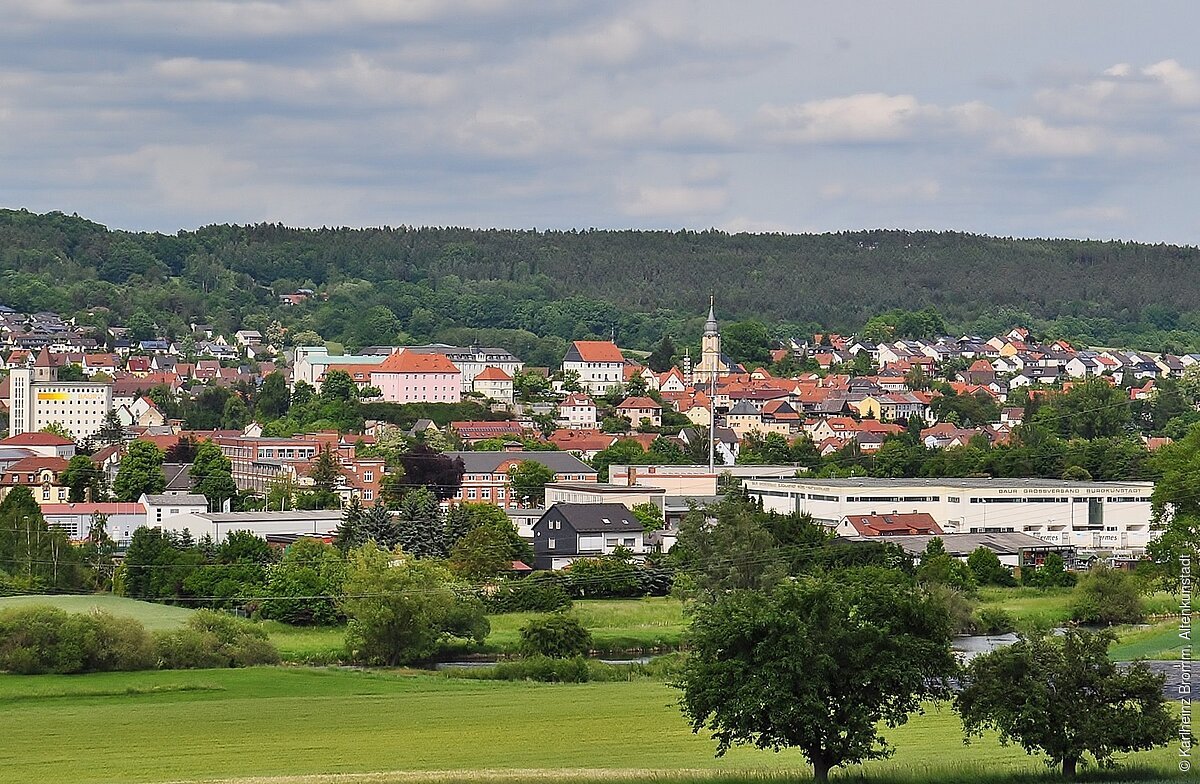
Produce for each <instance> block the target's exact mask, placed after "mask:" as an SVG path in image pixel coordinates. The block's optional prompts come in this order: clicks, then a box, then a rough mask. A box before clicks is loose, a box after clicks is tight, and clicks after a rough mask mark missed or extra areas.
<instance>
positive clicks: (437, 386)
mask: <svg viewBox="0 0 1200 784" xmlns="http://www.w3.org/2000/svg"><path fill="white" fill-rule="evenodd" d="M371 385H372V386H374V387H377V388H378V389H379V391H380V393H381V394H382V396H383V399H384V400H386V401H388V402H389V403H458V402H461V401H462V371H461V370H459V369H458V367H456V366H455V364H454V363H453V362H451V361H450V360H449V359H447V358H446V357H445V356H444V355H442V354H414V353H412V352H408V351H400V352H397V353H395V354H392V355H391V356H390V357H388V358H387V359H385V360H384V361H383V362H382V363H380V364H379V365H376V366H375V367H374V369H372V371H371Z"/></svg>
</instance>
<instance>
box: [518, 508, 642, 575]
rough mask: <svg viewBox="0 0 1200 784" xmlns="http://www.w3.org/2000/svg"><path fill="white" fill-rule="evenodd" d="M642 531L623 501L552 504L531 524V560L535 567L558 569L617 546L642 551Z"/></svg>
mask: <svg viewBox="0 0 1200 784" xmlns="http://www.w3.org/2000/svg"><path fill="white" fill-rule="evenodd" d="M644 535H645V528H644V527H643V526H642V524H641V522H640V521H639V520H638V519H637V516H636V515H634V514H633V512H631V511H629V509H627V508H626V507H625V506H624V505H623V504H566V503H559V504H555V505H554V506H551V507H550V508H548V509H547V510H546V512H545V514H543V515H542V517H541V518H540V519H539V520H538V521H537V522H536V523H534V525H533V553H534V559H535V560H534V563H535V565H536V566H537V568H539V569H562V568H564V567H567V566H570V565H571V563H572V562H574V561H575V560H576V559H578V558H596V557H599V556H603V555H611V554H612V553H613V552H615V551H616V550H617V549H618V548H620V549H624V550H629V551H630V552H632V553H633V554H634V555H644V554H645V553H646V545H645V541H644V538H645V536H644Z"/></svg>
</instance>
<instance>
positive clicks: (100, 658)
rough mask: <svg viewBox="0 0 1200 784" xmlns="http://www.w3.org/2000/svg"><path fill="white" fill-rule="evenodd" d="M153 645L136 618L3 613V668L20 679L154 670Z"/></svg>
mask: <svg viewBox="0 0 1200 784" xmlns="http://www.w3.org/2000/svg"><path fill="white" fill-rule="evenodd" d="M156 662H157V659H156V654H155V649H154V641H153V640H152V639H151V637H150V635H149V634H148V633H147V632H146V629H145V627H144V626H142V625H141V624H140V623H138V622H137V621H135V620H133V619H132V618H118V617H116V616H113V615H110V614H108V613H104V612H93V613H86V614H74V615H73V614H70V613H67V612H65V611H64V610H60V609H58V608H57V607H43V606H32V607H17V608H13V609H10V610H4V611H2V612H0V670H6V671H8V672H15V673H19V674H22V675H34V674H42V673H63V674H69V673H79V672H107V671H122V670H147V669H152V668H153V667H154V666H155V664H156Z"/></svg>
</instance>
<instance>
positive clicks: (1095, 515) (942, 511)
mask: <svg viewBox="0 0 1200 784" xmlns="http://www.w3.org/2000/svg"><path fill="white" fill-rule="evenodd" d="M743 486H744V487H745V489H746V492H747V493H748V494H749V495H750V497H751V498H754V499H755V500H759V501H761V502H762V505H763V508H764V509H765V510H767V511H774V512H783V513H790V512H805V513H807V514H810V515H812V517H813V518H814V519H815V520H816V521H817V522H820V523H822V524H824V525H826V526H829V527H831V528H832V527H835V526H836V525H837V524H838V521H839V520H841V519H842V517H844V516H846V515H849V514H897V513H909V512H927V513H928V514H930V515H932V517H933V519H934V520H935V521H937V523H938V525H939V526H941V528H942V530H943V531H945V532H947V533H1006V532H1018V533H1024V534H1029V535H1031V536H1036V537H1038V538H1039V539H1043V540H1045V541H1047V542H1049V543H1051V544H1059V545H1072V546H1074V547H1076V548H1077V549H1079V550H1090V551H1105V552H1112V553H1130V554H1140V553H1141V552H1143V551H1144V550H1145V548H1146V545H1147V544H1148V543H1149V541H1150V540H1151V539H1152V538H1153V535H1154V533H1153V532H1152V531H1151V528H1150V516H1151V509H1150V495H1151V494H1152V493H1153V492H1154V483H1153V482H1067V481H1060V480H1055V479H876V478H868V477H856V478H851V479H751V480H747V481H746V482H745V483H744V485H743Z"/></svg>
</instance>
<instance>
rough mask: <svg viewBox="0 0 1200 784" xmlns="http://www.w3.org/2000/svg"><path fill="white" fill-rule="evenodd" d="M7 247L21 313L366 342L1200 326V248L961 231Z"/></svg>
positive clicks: (281, 232)
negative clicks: (202, 323) (277, 330)
mask: <svg viewBox="0 0 1200 784" xmlns="http://www.w3.org/2000/svg"><path fill="white" fill-rule="evenodd" d="M0 262H2V263H3V268H4V271H5V277H4V284H3V287H2V288H0V302H2V303H3V304H6V305H9V306H11V307H14V308H17V309H19V310H30V309H47V310H58V311H60V312H65V313H73V312H78V311H80V310H83V309H86V308H91V307H95V306H106V307H108V308H110V309H111V310H112V312H113V314H114V317H120V318H124V317H128V316H130V315H132V312H133V311H135V310H137V309H144V310H146V311H147V312H149V313H151V314H153V315H154V316H155V318H156V319H157V320H158V321H159V326H160V327H162V328H163V329H166V330H171V329H178V328H179V327H180V326H181V325H182V324H184V323H185V322H186V321H187V320H189V319H192V320H206V321H212V322H214V323H216V324H217V325H218V326H221V327H224V328H229V327H236V326H239V325H240V323H241V322H244V321H245V320H246V319H247V318H251V319H252V320H257V319H259V318H262V317H264V316H265V315H270V316H271V318H280V319H282V320H284V322H285V323H288V322H290V323H291V325H292V326H293V327H295V328H296V329H312V330H314V331H316V332H318V333H319V334H321V336H322V337H324V338H326V339H331V340H341V341H343V342H346V343H350V344H355V343H358V342H371V339H372V338H375V337H379V335H377V334H366V332H369V331H371V330H367V329H366V328H363V327H356V326H355V323H354V322H361V321H362V320H363V319H362V316H363V314H364V313H366V312H367V311H368V310H369V309H370V308H372V307H373V306H383V307H384V308H386V309H387V310H388V311H390V313H391V314H392V315H393V316H394V317H395V324H394V325H393V324H392V323H391V322H390V321H389V320H388V319H387V318H385V317H383V316H382V314H381V313H380V312H379V311H375V315H376V316H379V317H380V320H381V321H382V322H384V323H383V324H382V325H377V326H381V327H382V328H383V329H384V331H385V332H386V331H387V330H390V329H392V327H393V326H394V327H395V329H396V330H397V331H399V332H401V333H402V335H401V336H402V337H409V338H412V339H427V338H433V337H437V336H439V335H441V334H442V333H445V332H446V331H447V330H455V329H456V328H458V330H459V333H461V328H471V329H476V330H478V329H491V330H499V329H505V330H508V329H521V330H527V331H528V332H532V333H534V334H536V335H539V336H543V337H544V336H557V337H558V338H561V339H571V338H576V337H586V336H588V335H599V334H604V335H607V334H608V333H609V331H610V329H613V328H615V329H616V331H617V333H618V340H619V341H620V342H622V343H623V344H626V345H631V346H640V347H647V348H648V347H649V346H650V345H651V344H652V343H653V342H654V341H656V340H657V338H658V337H659V336H660V335H662V334H663V333H664V332H670V333H672V334H675V335H676V336H679V337H681V338H684V339H692V338H694V337H695V335H696V334H698V331H699V324H700V322H701V321H702V318H703V313H704V311H705V310H706V305H707V299H708V295H709V292H715V293H716V295H717V299H718V315H719V316H720V318H721V319H722V320H735V319H751V318H753V319H757V320H761V321H763V322H765V323H766V324H767V325H768V326H769V327H771V328H772V329H777V330H779V331H786V330H789V329H795V330H796V331H799V330H801V329H803V328H806V327H809V326H817V325H819V326H821V327H826V328H832V329H839V330H853V329H855V328H857V327H859V326H861V325H862V323H863V322H865V321H866V320H867V319H869V318H870V317H871V316H874V315H877V314H879V313H882V312H885V311H888V310H890V309H894V308H905V309H918V308H923V307H926V306H931V307H933V308H936V309H937V310H938V311H940V312H941V314H942V315H943V316H944V317H945V318H946V320H947V321H948V322H949V323H950V324H952V325H953V326H956V327H960V328H970V327H979V328H982V329H986V327H990V326H992V325H993V323H994V324H995V325H996V326H1006V325H1007V322H1011V321H1013V320H1014V319H1021V320H1026V321H1029V322H1031V323H1033V324H1035V325H1036V324H1038V323H1041V324H1042V325H1043V329H1044V330H1047V331H1054V332H1059V333H1061V334H1063V335H1064V336H1068V337H1075V338H1084V339H1091V340H1096V341H1111V340H1118V339H1120V338H1121V337H1122V336H1123V335H1127V334H1143V333H1146V332H1147V331H1155V332H1157V333H1159V334H1158V335H1157V336H1156V337H1155V338H1154V340H1160V339H1163V340H1166V339H1175V340H1177V341H1187V342H1190V340H1191V339H1192V338H1193V337H1195V335H1194V330H1195V328H1196V327H1197V325H1200V304H1197V302H1196V295H1197V292H1200V251H1198V250H1197V249H1196V248H1181V247H1177V246H1169V245H1142V244H1136V243H1126V242H1091V241H1075V240H1013V239H1002V238H994V237H984V236H976V235H969V234H960V233H952V232H904V231H864V232H842V233H836V234H820V235H780V234H767V235H746V234H737V235H730V234H725V233H723V232H717V231H709V232H651V231H579V232H535V231H504V230H473V229H456V228H421V229H414V228H404V227H402V228H383V229H362V230H357V229H313V230H309V229H290V228H286V227H283V226H279V225H266V224H264V225H256V226H210V227H205V228H202V229H200V230H198V231H194V232H180V233H178V234H175V235H163V234H151V233H130V232H123V231H116V230H109V229H106V228H105V227H103V226H101V225H98V224H96V223H92V222H89V221H87V220H84V219H81V218H77V217H69V216H65V215H62V214H58V213H50V214H46V215H35V214H32V213H28V212H24V211H8V210H6V211H0ZM301 287H305V288H313V289H316V290H318V291H321V292H323V293H327V294H329V295H330V296H329V300H328V302H324V303H321V304H317V303H313V304H311V305H305V306H300V307H298V308H296V309H295V310H294V312H292V313H289V314H286V315H282V316H281V315H280V314H279V312H280V311H282V310H283V308H281V307H280V306H278V304H277V299H276V295H277V294H281V293H288V292H291V291H293V290H295V289H296V288H301ZM1192 311H1197V312H1195V313H1192ZM164 322H165V323H164ZM356 330H357V331H356ZM1172 330H1175V332H1174V338H1171V331H1172ZM453 336H457V337H460V338H461V334H456V335H453ZM1143 342H1144V341H1143ZM1147 348H1154V346H1147Z"/></svg>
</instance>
